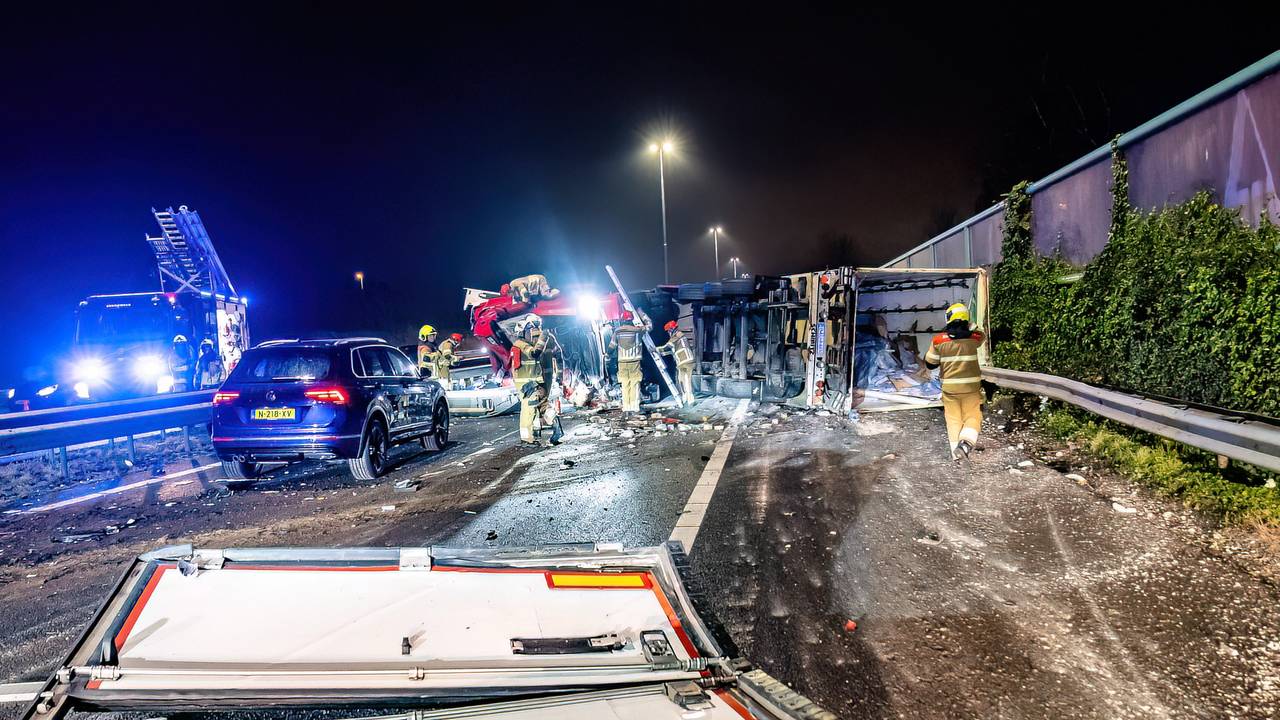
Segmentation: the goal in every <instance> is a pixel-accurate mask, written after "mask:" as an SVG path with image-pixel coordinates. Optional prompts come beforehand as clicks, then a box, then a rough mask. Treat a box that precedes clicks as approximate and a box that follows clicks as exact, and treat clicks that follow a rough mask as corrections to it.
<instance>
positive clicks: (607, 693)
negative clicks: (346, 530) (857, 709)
mask: <svg viewBox="0 0 1280 720" xmlns="http://www.w3.org/2000/svg"><path fill="white" fill-rule="evenodd" d="M686 569H687V564H686V560H685V556H684V553H683V550H682V548H681V546H680V545H679V544H678V543H669V544H668V545H667V546H662V547H644V548H623V547H621V546H617V545H603V544H601V545H591V544H581V545H563V546H551V547H544V548H508V549H483V550H480V549H451V548H436V547H425V548H335V549H318V548H244V549H221V550H218V549H194V548H192V547H190V546H180V547H171V548H164V549H160V550H157V551H154V552H151V553H147V554H145V555H142V556H140V557H138V558H137V559H136V560H135V561H134V562H133V563H132V564H131V566H130V567H129V568H128V570H127V571H126V572H125V573H124V576H123V577H122V578H121V580H120V582H119V583H118V584H117V586H116V588H115V590H114V592H112V594H111V595H110V597H108V598H107V600H106V601H105V603H104V604H103V605H102V607H101V608H100V610H99V612H98V613H97V615H96V616H95V617H94V619H93V621H92V623H91V624H90V626H89V628H88V630H87V631H86V632H85V633H84V635H83V636H82V637H81V639H80V640H79V642H78V643H77V644H76V645H75V647H74V648H72V650H71V652H70V654H69V655H68V656H67V659H66V660H65V661H64V662H63V663H62V664H61V665H60V666H59V667H58V668H57V669H56V670H55V671H54V673H53V675H52V676H51V677H50V678H49V680H48V681H47V682H46V684H45V686H44V688H43V689H42V690H41V692H40V693H39V695H38V696H37V698H36V699H35V701H34V702H33V703H32V704H31V705H30V706H29V707H28V708H27V711H26V714H25V716H24V717H25V718H27V719H28V720H33V719H36V718H50V719H52V718H61V717H63V716H65V715H66V714H67V713H69V712H71V711H73V710H77V711H86V710H87V711H109V712H117V711H133V710H138V711H146V712H158V711H168V710H177V709H181V710H183V711H184V712H189V711H192V710H208V711H234V710H249V709H263V708H294V709H311V708H322V707H347V708H350V707H359V708H374V709H377V708H387V709H395V708H403V709H413V711H414V716H415V717H419V718H426V717H453V716H454V715H452V714H448V713H450V712H457V710H456V709H455V710H445V709H442V708H449V707H454V706H458V705H465V706H468V708H469V709H468V711H467V717H498V716H501V717H517V718H518V717H529V718H534V717H557V718H576V717H581V718H610V717H647V718H648V717H651V718H664V717H670V718H689V717H694V715H690V714H689V713H691V712H697V713H700V714H698V715H696V717H702V718H712V719H715V718H762V719H763V718H810V719H821V718H833V717H834V715H831V714H830V713H828V712H826V711H824V710H822V709H821V708H818V707H817V706H815V705H813V704H812V703H810V702H809V701H807V700H805V699H804V698H803V697H802V696H799V695H797V694H796V693H794V692H791V691H790V690H788V689H787V688H786V687H785V686H783V685H781V684H780V683H778V682H776V681H774V680H772V679H771V678H769V677H768V676H767V675H765V674H764V673H762V672H761V671H759V670H753V669H752V668H751V667H750V665H749V663H747V662H746V661H745V660H743V659H741V658H737V657H734V656H735V654H736V653H735V652H734V650H733V647H732V643H731V641H729V640H728V639H727V638H725V637H723V635H722V633H720V632H719V631H717V630H715V629H714V628H716V627H717V626H714V625H712V624H710V623H708V622H707V621H706V620H704V619H703V617H702V616H700V615H699V613H698V611H697V609H696V607H695V605H694V601H693V599H692V596H691V594H690V592H689V591H688V590H687V589H686V587H685V579H686V578H685V571H686ZM436 712H440V713H442V714H440V715H436V714H435V713H436Z"/></svg>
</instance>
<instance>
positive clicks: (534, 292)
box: [507, 275, 560, 303]
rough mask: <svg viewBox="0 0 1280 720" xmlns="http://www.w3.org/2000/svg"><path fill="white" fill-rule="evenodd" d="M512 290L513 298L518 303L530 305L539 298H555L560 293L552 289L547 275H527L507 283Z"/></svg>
mask: <svg viewBox="0 0 1280 720" xmlns="http://www.w3.org/2000/svg"><path fill="white" fill-rule="evenodd" d="M507 284H508V285H509V286H510V288H511V297H512V298H513V299H514V300H515V301H516V302H518V303H528V302H529V301H531V300H536V299H538V298H548V299H550V298H553V297H555V296H557V295H559V294H560V291H559V290H557V289H555V288H553V287H551V284H550V283H548V282H547V276H546V275H525V276H524V277H518V278H516V279H515V280H512V281H511V282H510V283H507Z"/></svg>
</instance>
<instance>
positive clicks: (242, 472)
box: [222, 460, 259, 480]
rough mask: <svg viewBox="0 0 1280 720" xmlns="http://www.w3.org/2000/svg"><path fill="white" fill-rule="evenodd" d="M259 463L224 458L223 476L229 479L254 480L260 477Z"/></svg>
mask: <svg viewBox="0 0 1280 720" xmlns="http://www.w3.org/2000/svg"><path fill="white" fill-rule="evenodd" d="M258 470H259V466H258V463H252V462H244V461H243V460H223V461H222V477H224V478H226V479H228V480H253V479H255V478H257V477H258Z"/></svg>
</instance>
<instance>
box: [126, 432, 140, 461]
mask: <svg viewBox="0 0 1280 720" xmlns="http://www.w3.org/2000/svg"><path fill="white" fill-rule="evenodd" d="M125 442H126V443H127V444H128V445H127V447H128V449H129V462H131V463H136V462H138V453H137V451H135V450H134V448H133V436H132V435H130V436H129V437H127V438H125Z"/></svg>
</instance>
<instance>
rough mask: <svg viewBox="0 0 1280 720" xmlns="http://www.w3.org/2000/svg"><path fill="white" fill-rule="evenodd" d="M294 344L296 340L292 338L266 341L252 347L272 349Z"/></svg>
mask: <svg viewBox="0 0 1280 720" xmlns="http://www.w3.org/2000/svg"><path fill="white" fill-rule="evenodd" d="M296 342H298V339H297V338H293V339H292V340H288V339H280V340H267V341H266V342H260V343H258V344H257V345H254V347H255V348H260V347H272V346H273V345H288V344H289V343H296Z"/></svg>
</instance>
